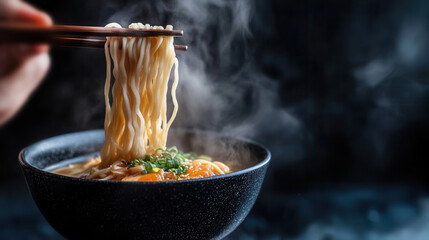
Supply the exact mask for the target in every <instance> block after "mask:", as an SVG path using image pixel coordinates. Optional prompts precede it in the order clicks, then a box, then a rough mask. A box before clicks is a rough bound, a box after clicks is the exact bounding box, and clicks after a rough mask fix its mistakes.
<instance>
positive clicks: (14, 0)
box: [0, 0, 52, 57]
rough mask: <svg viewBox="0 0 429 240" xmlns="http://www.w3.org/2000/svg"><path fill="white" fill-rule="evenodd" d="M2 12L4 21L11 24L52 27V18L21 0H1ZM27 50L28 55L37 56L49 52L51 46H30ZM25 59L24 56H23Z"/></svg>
mask: <svg viewBox="0 0 429 240" xmlns="http://www.w3.org/2000/svg"><path fill="white" fill-rule="evenodd" d="M0 9H2V10H0V12H1V14H0V15H1V16H2V19H3V20H4V21H9V22H20V23H31V24H35V25H40V26H51V25H52V19H51V17H50V16H49V15H48V14H46V13H44V12H42V11H40V10H38V9H36V8H34V7H33V6H31V5H30V4H28V3H25V2H23V1H19V0H8V1H2V0H0ZM28 46H30V47H28V48H27V50H28V51H27V52H26V53H27V55H30V56H31V55H35V54H39V53H42V52H47V51H48V50H49V46H48V45H47V44H30V45H28ZM23 57H24V56H23Z"/></svg>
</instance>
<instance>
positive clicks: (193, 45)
mask: <svg viewBox="0 0 429 240" xmlns="http://www.w3.org/2000/svg"><path fill="white" fill-rule="evenodd" d="M29 2H30V3H31V4H33V5H35V6H36V7H38V8H40V9H42V10H44V11H46V12H48V13H49V14H50V15H51V16H52V17H53V19H54V21H55V23H56V24H70V25H71V24H72V25H94V26H104V25H106V24H107V23H109V22H119V23H120V24H122V26H123V27H125V26H128V24H129V23H131V22H143V23H150V24H152V25H167V24H172V25H174V27H175V28H176V29H183V30H184V31H185V36H184V37H183V38H181V39H176V43H178V44H187V45H189V51H188V52H186V53H183V52H179V53H177V56H178V58H179V61H180V68H179V71H180V77H181V79H180V81H181V82H180V86H179V89H178V99H179V103H180V104H181V105H180V110H179V115H178V117H177V120H176V121H175V123H174V124H173V126H174V127H193V128H199V129H208V130H214V131H218V132H224V133H227V134H234V135H239V136H243V137H248V138H252V139H254V140H256V141H258V142H260V143H262V144H264V145H266V146H267V147H268V148H269V149H270V150H271V151H272V154H273V158H272V162H271V165H270V168H269V170H268V173H267V176H266V181H265V182H264V185H263V188H262V190H261V193H260V196H259V199H258V200H257V202H256V203H255V206H254V208H253V210H252V211H251V213H250V214H249V216H248V217H247V218H246V220H245V221H244V222H243V223H242V224H241V225H240V226H239V228H238V229H237V230H235V231H234V232H233V233H232V234H231V235H230V236H229V237H228V238H230V239H293V240H301V239H316V240H318V239H320V240H334V239H340V240H343V239H344V240H355V239H356V240H358V239H369V240H371V239H389V240H390V239H404V240H408V239H429V191H428V187H427V185H428V184H429V174H428V169H429V164H428V157H429V147H428V143H429V124H428V123H429V111H426V109H427V108H426V107H425V106H428V104H429V28H428V27H429V2H428V1H426V0H389V1H387V0H386V1H385V0H349V1H340V0H338V1H329V0H325V1H318V0H305V1H280V0H265V1H256V0H254V1H252V0H236V1H229V0H199V1H190V0H184V1H149V0H148V1H143V0H139V1H125V0H117V1H113V0H109V1H107V0H92V1H84V0H74V1H53V0H31V1H29ZM51 57H52V65H51V69H50V72H49V74H48V76H47V77H46V79H45V80H44V82H43V84H42V85H41V86H40V87H39V88H38V90H37V91H36V92H35V93H34V94H33V96H32V97H31V99H30V100H29V101H28V103H27V104H26V105H25V107H24V108H23V109H22V110H21V111H20V113H19V114H18V115H17V116H16V117H15V118H14V119H12V120H11V121H10V122H8V123H7V124H6V125H4V126H2V127H0V136H1V138H0V152H1V153H2V157H1V158H2V159H1V161H0V239H62V237H61V236H60V235H58V234H57V233H56V232H55V231H54V230H53V229H52V228H51V227H50V226H49V225H48V223H47V222H46V221H45V220H44V218H43V217H42V216H41V214H40V213H39V211H38V210H37V207H36V206H35V204H34V203H33V201H32V199H31V196H30V195H29V193H28V192H27V190H26V186H25V181H24V178H23V176H22V173H21V171H20V169H19V165H18V161H17V156H18V153H19V151H20V150H21V149H22V148H23V147H25V146H27V145H29V144H31V143H33V142H35V141H38V140H41V139H44V138H47V137H51V136H55V135H58V134H63V133H68V132H75V131H81V130H87V129H94V128H102V127H103V119H104V98H103V86H104V81H105V71H106V69H105V68H106V67H105V58H104V52H103V50H100V49H73V48H53V49H52V50H51Z"/></svg>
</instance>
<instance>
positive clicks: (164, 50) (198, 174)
mask: <svg viewBox="0 0 429 240" xmlns="http://www.w3.org/2000/svg"><path fill="white" fill-rule="evenodd" d="M106 27H115V28H120V27H121V26H120V25H119V24H117V23H111V24H108V25H107V26H106ZM129 28H132V29H136V30H143V29H156V30H163V29H164V28H163V27H161V26H150V25H149V24H146V25H144V24H141V23H133V24H131V25H130V26H129ZM165 29H166V30H172V29H173V27H172V26H171V25H168V26H167V27H166V28H165ZM173 42H174V39H173V37H172V36H157V37H108V38H107V41H106V44H105V55H106V66H107V67H106V68H107V71H106V82H105V87H104V95H105V104H106V109H105V111H106V113H105V121H104V132H105V141H104V144H103V147H102V149H101V151H100V157H97V158H91V159H88V160H87V161H85V162H84V163H80V164H71V165H68V166H66V167H63V168H60V169H57V170H55V171H53V172H54V173H57V174H62V175H66V176H72V177H80V178H87V179H100V180H117V181H165V180H181V179H194V178H202V177H210V176H216V175H221V174H226V173H229V172H230V169H229V167H228V166H227V165H225V164H224V163H222V162H219V161H213V160H212V159H211V158H210V157H208V156H204V155H201V156H198V155H197V154H194V153H183V152H181V151H179V150H178V149H177V148H176V147H174V146H173V147H169V148H167V147H166V143H167V137H168V131H169V129H170V127H171V125H172V123H173V121H174V119H175V117H176V115H177V112H178V108H179V105H178V101H177V98H176V89H177V85H178V82H179V74H178V66H179V61H178V59H177V58H176V53H175V50H174V45H173ZM112 62H113V64H112ZM112 65H113V69H111V68H112ZM173 67H174V74H173V83H172V85H171V90H170V95H171V99H172V103H173V110H172V114H171V116H170V117H169V118H168V116H167V98H168V89H169V80H170V74H171V72H172V69H173ZM112 73H113V77H114V79H115V81H114V83H113V84H112V83H111V82H112V81H111V78H112V76H111V75H112ZM110 94H111V96H112V99H110V98H109V96H110Z"/></svg>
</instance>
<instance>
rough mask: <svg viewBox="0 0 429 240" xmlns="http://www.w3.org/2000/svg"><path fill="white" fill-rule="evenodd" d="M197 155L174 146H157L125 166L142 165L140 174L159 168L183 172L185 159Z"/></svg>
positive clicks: (184, 171)
mask: <svg viewBox="0 0 429 240" xmlns="http://www.w3.org/2000/svg"><path fill="white" fill-rule="evenodd" d="M198 157H199V156H198V155H197V154H195V153H183V152H182V151H179V150H178V149H177V147H176V146H173V147H171V148H167V149H162V148H158V149H155V150H154V151H153V154H152V155H145V156H144V157H143V158H142V159H139V158H138V159H137V158H136V159H134V160H132V161H131V162H129V163H128V164H127V167H128V168H132V167H137V166H141V165H143V167H144V170H143V171H141V174H147V173H151V172H158V171H160V170H161V169H162V170H164V171H166V172H173V173H175V174H185V173H186V172H187V171H188V167H186V166H185V165H184V163H185V161H187V160H194V159H196V158H198ZM200 158H201V157H200ZM208 158H209V157H206V158H204V159H207V160H210V161H211V158H209V159H208Z"/></svg>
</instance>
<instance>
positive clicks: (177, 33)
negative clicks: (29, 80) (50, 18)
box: [0, 23, 183, 39]
mask: <svg viewBox="0 0 429 240" xmlns="http://www.w3.org/2000/svg"><path fill="white" fill-rule="evenodd" d="M59 36H61V37H124V36H129V37H153V36H174V37H181V36H183V31H182V30H134V29H129V28H106V27H88V26H68V25H54V26H52V27H41V26H34V25H28V24H11V23H0V37H1V38H4V39H8V38H10V39H16V38H23V37H25V38H37V39H43V38H51V37H59Z"/></svg>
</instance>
